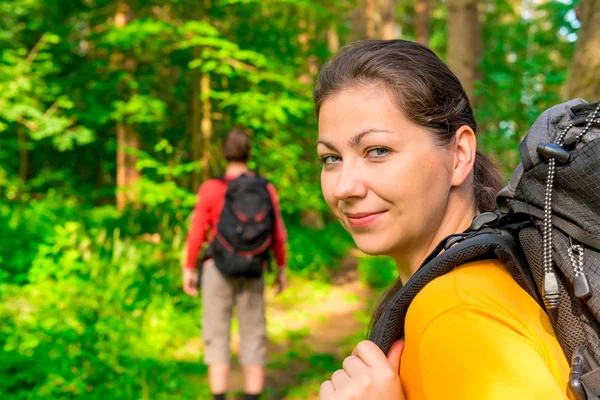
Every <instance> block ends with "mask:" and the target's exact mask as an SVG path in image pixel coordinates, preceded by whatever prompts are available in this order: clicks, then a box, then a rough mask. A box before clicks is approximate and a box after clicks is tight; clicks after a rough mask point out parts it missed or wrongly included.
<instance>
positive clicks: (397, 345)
mask: <svg viewBox="0 0 600 400" xmlns="http://www.w3.org/2000/svg"><path fill="white" fill-rule="evenodd" d="M403 350H404V340H397V341H395V342H394V344H392V347H390V351H388V354H387V358H388V361H389V362H390V364H392V368H393V369H394V371H396V372H400V358H401V357H402V351H403Z"/></svg>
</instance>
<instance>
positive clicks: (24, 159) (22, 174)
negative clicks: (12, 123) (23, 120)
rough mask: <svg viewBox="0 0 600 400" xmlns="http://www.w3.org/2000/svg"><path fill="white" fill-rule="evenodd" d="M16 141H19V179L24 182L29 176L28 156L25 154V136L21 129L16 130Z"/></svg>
mask: <svg viewBox="0 0 600 400" xmlns="http://www.w3.org/2000/svg"><path fill="white" fill-rule="evenodd" d="M17 139H18V141H19V179H20V180H21V181H22V182H25V181H26V180H27V176H28V174H29V154H28V153H27V135H26V134H25V132H23V129H21V128H19V129H18V132H17Z"/></svg>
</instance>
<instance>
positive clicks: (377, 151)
mask: <svg viewBox="0 0 600 400" xmlns="http://www.w3.org/2000/svg"><path fill="white" fill-rule="evenodd" d="M389 153H390V151H389V150H388V149H386V148H385V147H375V148H373V149H370V150H369V151H367V154H368V155H369V156H371V157H375V158H378V157H385V156H387V155H388V154H389Z"/></svg>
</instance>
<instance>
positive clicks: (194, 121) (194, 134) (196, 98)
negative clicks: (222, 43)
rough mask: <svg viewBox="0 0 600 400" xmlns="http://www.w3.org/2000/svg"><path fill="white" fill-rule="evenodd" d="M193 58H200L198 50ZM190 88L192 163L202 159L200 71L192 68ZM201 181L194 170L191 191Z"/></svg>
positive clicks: (197, 186)
mask: <svg viewBox="0 0 600 400" xmlns="http://www.w3.org/2000/svg"><path fill="white" fill-rule="evenodd" d="M194 58H200V48H199V47H195V48H194ZM191 75H192V76H191V78H192V81H191V86H192V99H191V102H192V115H191V116H190V125H191V127H190V135H191V146H192V152H191V153H192V154H191V156H192V161H194V162H195V161H199V160H200V159H201V157H202V139H203V136H202V131H201V128H200V118H201V114H202V113H201V110H200V106H201V104H200V90H201V88H200V85H201V83H200V69H199V68H194V69H193V70H192V72H191ZM201 179H202V173H201V171H199V170H196V171H194V172H193V173H192V190H193V191H194V192H196V191H197V190H198V188H199V187H200V183H201Z"/></svg>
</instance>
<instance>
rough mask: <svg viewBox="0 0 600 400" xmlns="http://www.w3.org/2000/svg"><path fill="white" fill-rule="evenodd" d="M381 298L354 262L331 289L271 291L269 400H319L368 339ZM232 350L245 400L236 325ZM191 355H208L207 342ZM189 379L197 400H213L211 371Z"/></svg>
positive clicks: (189, 349) (295, 285) (293, 283)
mask: <svg viewBox="0 0 600 400" xmlns="http://www.w3.org/2000/svg"><path fill="white" fill-rule="evenodd" d="M376 298H377V294H376V293H375V292H374V291H373V290H371V289H369V288H368V287H367V286H366V285H365V284H364V283H362V282H361V281H360V280H359V277H358V272H357V270H356V261H355V260H354V259H353V258H352V257H348V258H346V259H345V260H344V262H343V265H342V267H341V268H340V269H338V270H335V271H334V272H332V274H331V279H330V280H329V282H327V283H325V282H321V281H316V280H307V279H304V278H299V277H292V278H291V279H290V287H289V289H288V290H286V291H285V292H283V293H282V294H280V295H278V296H275V295H274V290H273V289H272V288H269V289H267V291H266V303H267V331H268V336H269V346H268V354H269V358H268V365H267V371H266V388H265V392H264V396H263V398H264V399H273V400H274V399H277V400H283V399H285V400H295V399H315V398H318V393H319V387H320V384H321V382H323V381H324V380H326V379H329V377H330V376H331V373H332V372H333V371H335V370H336V369H339V368H340V367H341V365H342V361H343V359H344V358H345V357H346V356H348V355H349V354H350V353H351V351H352V349H353V348H354V346H355V345H356V343H358V342H359V341H360V340H362V339H364V338H365V329H366V327H367V324H368V321H369V310H370V308H371V307H372V305H373V300H374V299H376ZM231 350H232V354H233V363H232V373H231V380H230V387H231V391H230V393H232V395H231V397H230V398H236V397H235V396H238V397H237V398H241V396H242V394H243V375H242V371H241V368H240V366H239V364H238V363H237V354H238V351H239V335H238V327H237V321H236V320H235V319H234V322H233V325H232V335H231ZM185 353H187V354H190V353H191V354H196V355H200V354H202V340H201V339H200V338H199V337H198V338H192V339H190V340H189V341H188V342H187V344H186V346H185ZM176 358H178V357H177V355H176ZM186 376H187V379H186V381H187V384H189V385H192V386H193V388H192V387H190V388H188V389H189V390H190V391H191V390H194V391H195V393H197V396H198V397H196V398H198V399H210V394H209V390H208V382H207V377H206V370H205V369H202V370H199V371H198V372H197V373H188V374H187V375H186ZM190 391H188V390H186V392H187V393H190Z"/></svg>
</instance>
